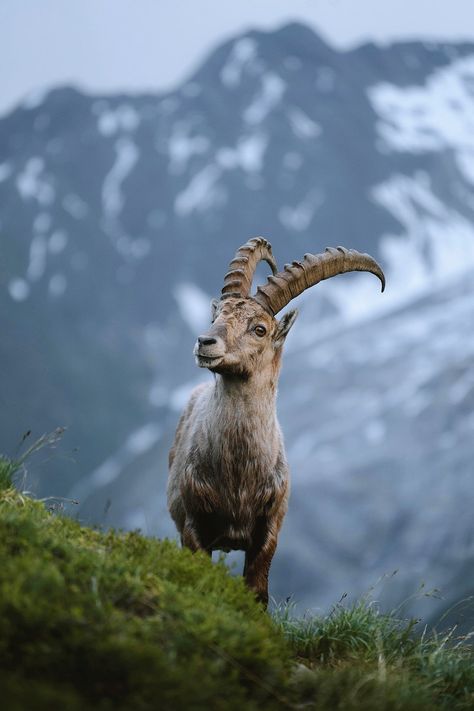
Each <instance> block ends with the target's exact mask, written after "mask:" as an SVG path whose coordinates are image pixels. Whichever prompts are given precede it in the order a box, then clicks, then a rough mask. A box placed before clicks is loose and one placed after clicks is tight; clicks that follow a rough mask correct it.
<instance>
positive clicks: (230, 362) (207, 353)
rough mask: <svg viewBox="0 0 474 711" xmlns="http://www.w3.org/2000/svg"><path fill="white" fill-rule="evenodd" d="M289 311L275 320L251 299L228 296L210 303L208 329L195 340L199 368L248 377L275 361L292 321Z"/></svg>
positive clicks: (293, 318)
mask: <svg viewBox="0 0 474 711" xmlns="http://www.w3.org/2000/svg"><path fill="white" fill-rule="evenodd" d="M296 315H297V312H296V311H291V312H290V313H288V314H286V315H285V317H284V318H282V319H281V321H277V320H276V319H275V318H274V317H273V316H271V315H270V314H269V313H268V312H267V311H265V309H264V308H263V307H262V306H260V304H258V303H257V302H256V301H255V300H254V299H252V298H247V299H242V298H238V297H229V298H227V299H225V300H224V301H217V300H213V302H212V326H211V328H210V329H209V331H208V332H207V333H205V334H203V335H202V336H199V338H198V339H197V341H196V345H195V346H194V356H195V358H196V363H197V365H198V366H199V367H200V368H208V369H209V370H211V371H213V372H215V373H221V374H228V375H240V376H243V377H245V376H250V375H251V374H252V373H256V372H259V371H261V370H263V369H267V368H268V367H269V366H270V365H271V364H272V363H274V362H275V361H279V355H280V353H281V346H282V345H283V341H284V339H285V336H286V334H287V333H288V331H289V330H290V327H291V325H292V324H293V322H294V320H295V318H296Z"/></svg>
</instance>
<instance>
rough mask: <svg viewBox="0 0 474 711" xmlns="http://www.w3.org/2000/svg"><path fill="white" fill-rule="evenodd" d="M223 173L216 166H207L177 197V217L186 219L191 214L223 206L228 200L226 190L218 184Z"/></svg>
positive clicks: (175, 203) (175, 207)
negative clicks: (224, 201) (219, 205)
mask: <svg viewBox="0 0 474 711" xmlns="http://www.w3.org/2000/svg"><path fill="white" fill-rule="evenodd" d="M221 175H222V171H221V170H220V168H218V167H217V166H215V165H207V166H205V167H204V168H203V169H202V170H200V171H199V173H197V174H196V175H195V176H194V177H193V178H192V179H191V181H190V182H189V184H188V185H187V187H186V188H185V189H184V190H183V191H182V192H181V193H179V195H177V197H176V199H175V202H174V209H175V212H176V214H177V215H179V216H180V217H185V216H186V215H189V214H190V213H191V212H194V211H196V212H203V211H205V210H207V209H209V208H210V207H215V206H216V205H218V204H221V203H222V201H223V200H225V199H226V193H225V191H224V188H223V187H222V186H220V185H219V184H218V181H219V178H220V177H221Z"/></svg>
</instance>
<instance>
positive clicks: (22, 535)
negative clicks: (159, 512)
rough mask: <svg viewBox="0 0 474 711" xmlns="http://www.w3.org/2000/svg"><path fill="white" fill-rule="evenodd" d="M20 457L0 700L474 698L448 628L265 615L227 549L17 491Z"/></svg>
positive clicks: (458, 703)
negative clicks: (128, 527) (123, 525)
mask: <svg viewBox="0 0 474 711" xmlns="http://www.w3.org/2000/svg"><path fill="white" fill-rule="evenodd" d="M50 443H51V442H50ZM30 449H31V448H30ZM33 451H34V450H33ZM23 463H24V459H22V460H19V461H17V462H12V461H10V460H7V459H0V556H1V561H2V564H1V566H0V682H1V695H2V707H3V708H6V709H8V710H9V711H16V710H17V709H18V711H20V710H23V709H25V711H26V710H28V711H34V710H35V709H38V710H41V709H52V708H61V709H64V710H66V711H67V710H68V709H71V710H73V711H75V710H76V709H77V710H79V709H81V710H82V709H114V710H115V709H118V710H121V709H127V710H128V709H130V710H132V709H133V710H134V711H135V710H137V711H141V710H143V711H146V710H148V709H150V710H152V709H160V711H161V710H162V709H171V710H174V709H186V710H187V709H284V708H293V709H301V708H305V709H306V708H308V709H321V711H335V710H337V709H341V710H344V711H346V710H347V711H350V710H351V709H363V710H364V711H371V710H372V709H373V710H374V711H395V710H398V709H400V711H410V710H411V709H420V710H425V709H426V710H427V711H428V710H429V709H450V710H451V709H454V710H456V709H473V708H474V665H473V655H472V652H471V650H470V648H469V647H468V646H466V645H464V644H462V643H461V641H459V640H456V639H455V633H454V632H453V633H452V634H451V635H446V636H444V637H442V638H438V637H436V635H435V634H433V633H430V634H428V633H427V632H426V631H425V633H424V634H420V633H417V629H418V626H415V624H414V623H413V622H412V621H406V620H400V619H398V618H397V617H396V616H395V615H384V614H382V613H381V612H380V611H379V610H378V609H377V607H376V606H375V605H374V604H371V603H370V602H369V601H368V600H363V601H361V602H359V603H357V604H355V605H352V606H345V605H342V604H340V605H337V606H335V607H334V609H333V610H332V612H331V613H330V614H329V615H327V616H321V617H307V618H303V619H296V618H294V617H292V614H291V613H292V610H291V607H289V606H286V607H282V608H279V609H277V610H276V611H275V612H274V613H273V614H272V615H268V614H267V613H265V612H264V611H263V610H262V608H261V607H260V606H259V605H258V604H257V603H256V602H255V601H254V599H253V596H252V595H251V593H250V592H249V591H248V590H247V589H246V588H245V586H244V584H243V580H242V579H241V578H240V577H233V576H230V575H229V574H228V571H227V569H226V567H225V565H224V564H223V563H218V564H212V563H211V562H210V560H209V559H208V558H207V556H204V555H199V554H196V555H192V554H190V553H189V552H188V551H185V550H184V551H183V550H179V549H178V547H177V546H176V545H175V544H174V543H172V542H170V541H159V540H153V539H147V538H145V537H143V536H141V535H140V534H139V533H137V532H135V533H123V532H114V531H109V532H102V531H98V530H93V529H91V528H88V527H85V526H81V525H80V524H79V523H78V522H76V521H74V520H72V519H71V518H68V517H66V516H63V515H62V514H60V513H59V514H58V513H57V512H52V511H51V510H49V509H48V508H47V506H46V505H45V503H44V502H41V501H35V500H33V499H32V498H31V497H29V496H26V495H24V494H22V493H21V492H19V491H18V490H17V489H15V488H14V486H13V483H14V480H15V478H18V477H20V475H21V467H22V465H23Z"/></svg>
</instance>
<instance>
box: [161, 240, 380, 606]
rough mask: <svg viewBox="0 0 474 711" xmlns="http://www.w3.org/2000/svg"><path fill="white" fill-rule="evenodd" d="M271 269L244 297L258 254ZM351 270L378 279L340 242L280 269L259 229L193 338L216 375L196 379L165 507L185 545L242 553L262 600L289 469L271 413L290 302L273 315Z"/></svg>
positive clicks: (371, 265) (363, 257)
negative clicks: (206, 379) (206, 380)
mask: <svg viewBox="0 0 474 711" xmlns="http://www.w3.org/2000/svg"><path fill="white" fill-rule="evenodd" d="M261 260H265V261H266V262H268V264H269V265H270V267H271V269H272V272H273V276H271V277H269V279H268V281H267V284H266V285H265V286H260V287H258V289H257V292H256V294H254V295H253V296H250V290H251V286H252V278H253V274H254V271H255V268H256V266H257V264H258V262H259V261H261ZM348 271H369V272H372V273H373V274H375V275H376V276H378V277H379V279H380V280H381V283H382V291H383V288H384V285H385V278H384V275H383V272H382V270H381V268H380V266H379V265H378V264H377V262H375V260H374V259H372V257H370V256H369V255H367V254H360V253H359V252H356V251H355V250H347V249H345V248H343V247H338V248H329V249H327V250H326V252H324V253H323V254H318V255H311V254H307V255H305V257H304V259H303V260H302V261H301V262H293V263H292V264H291V265H285V268H284V270H283V271H281V272H278V273H277V267H276V263H275V260H274V258H273V255H272V251H271V245H270V244H269V242H267V240H265V239H263V238H262V237H256V238H253V239H251V240H249V241H248V242H247V243H246V244H245V245H243V246H242V247H240V249H239V250H238V251H237V253H236V255H235V257H234V259H233V260H232V261H231V263H230V269H229V271H228V273H227V274H226V276H225V278H224V286H223V288H222V294H221V298H220V300H219V301H217V300H213V301H212V305H211V308H212V324H211V327H210V329H209V331H208V332H207V333H206V334H203V335H201V336H199V337H198V339H197V341H196V345H195V347H194V356H195V359H196V363H197V365H198V366H199V367H201V368H207V369H208V370H210V371H211V372H213V373H215V375H216V377H215V381H214V382H211V383H206V384H204V385H200V386H199V387H197V388H196V389H195V390H194V391H193V393H192V394H191V397H190V400H189V402H188V404H187V406H186V408H185V410H184V412H183V414H182V416H181V418H180V420H179V423H178V427H177V430H176V435H175V440H174V444H173V446H172V448H171V451H170V455H169V467H170V472H169V482H168V506H169V510H170V513H171V516H172V518H173V520H174V522H175V524H176V527H177V529H178V531H179V533H180V536H181V543H182V545H183V546H186V547H187V548H190V549H191V550H192V551H197V550H204V551H206V552H207V553H208V554H209V555H211V554H212V551H213V550H223V551H229V550H243V551H245V564H244V572H243V574H244V578H245V580H246V582H247V585H248V586H249V587H250V588H251V589H252V590H254V592H255V594H256V596H257V599H258V600H259V601H261V602H262V603H263V604H264V605H265V606H266V605H267V603H268V575H269V571H270V565H271V561H272V558H273V555H274V553H275V550H276V546H277V539H278V533H279V531H280V528H281V525H282V522H283V518H284V516H285V513H286V510H287V505H288V496H289V488H290V487H289V469H288V464H287V461H286V455H285V449H284V445H283V438H282V434H281V430H280V426H279V424H278V420H277V416H276V394H277V383H278V376H279V372H280V365H281V354H282V348H283V344H284V342H285V338H286V336H287V334H288V332H289V330H290V328H291V326H292V325H293V322H294V320H295V318H296V315H297V312H296V310H292V311H289V312H287V313H285V314H284V315H283V316H282V318H281V319H280V320H277V319H276V318H275V315H276V314H277V313H278V312H279V311H281V309H283V308H284V307H285V306H286V305H287V304H288V303H289V302H290V301H291V300H292V299H293V298H295V297H296V296H298V295H299V294H300V293H302V291H304V290H305V289H307V288H309V287H310V286H313V285H315V284H317V283H318V282H319V281H322V280H323V279H327V278H329V277H332V276H335V275H336V274H341V273H343V272H348Z"/></svg>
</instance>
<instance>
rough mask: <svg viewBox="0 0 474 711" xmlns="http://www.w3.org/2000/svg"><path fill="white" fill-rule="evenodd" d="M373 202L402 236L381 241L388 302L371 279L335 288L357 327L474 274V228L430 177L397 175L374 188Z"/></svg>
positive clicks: (388, 236) (353, 279)
mask: <svg viewBox="0 0 474 711" xmlns="http://www.w3.org/2000/svg"><path fill="white" fill-rule="evenodd" d="M372 198H373V199H374V201H375V202H377V203H378V204H379V205H382V206H383V207H384V208H385V209H386V210H388V211H389V212H390V213H391V214H392V215H393V217H395V219H396V220H397V221H398V222H399V223H400V225H401V233H399V234H385V235H383V236H382V238H381V241H380V252H381V255H382V259H381V263H382V265H383V267H384V271H385V275H386V277H387V289H386V292H385V293H384V295H383V298H377V297H378V294H377V289H376V284H374V279H373V277H370V278H369V275H364V276H355V275H354V276H351V277H350V278H349V279H348V280H347V281H346V280H345V279H344V283H343V284H342V283H341V282H342V280H341V281H334V282H331V285H330V288H329V289H328V291H329V293H330V298H331V299H332V300H333V302H334V303H335V304H336V305H337V306H338V309H339V310H340V312H341V313H342V314H343V316H344V318H345V319H346V320H347V321H351V322H352V321H358V320H360V319H363V318H365V317H366V316H369V315H372V314H380V313H383V312H387V311H391V310H393V309H395V308H398V307H400V306H402V305H404V304H407V303H409V302H411V301H412V300H413V299H415V298H418V297H420V296H422V295H423V294H427V293H430V292H431V291H436V290H437V289H439V288H440V287H441V286H443V285H445V284H447V283H449V282H450V280H452V279H453V278H455V277H456V278H457V277H458V276H459V275H461V274H463V273H464V272H466V271H469V270H471V269H473V268H474V226H473V225H472V224H471V223H470V222H469V221H468V220H467V219H466V218H465V217H464V216H463V215H461V214H460V213H458V212H456V211H455V210H453V209H450V208H448V207H446V205H444V203H443V202H442V201H441V200H439V199H438V198H437V197H436V195H434V193H433V192H432V190H431V183H430V178H429V176H428V175H427V174H426V173H424V172H418V173H416V174H415V175H414V176H411V177H408V176H406V175H400V174H395V175H393V176H392V177H391V178H390V179H389V180H387V181H385V182H384V183H382V184H380V185H378V186H376V187H375V188H373V190H372Z"/></svg>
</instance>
